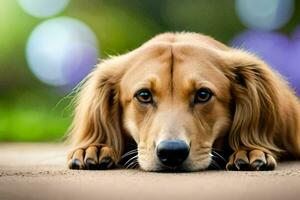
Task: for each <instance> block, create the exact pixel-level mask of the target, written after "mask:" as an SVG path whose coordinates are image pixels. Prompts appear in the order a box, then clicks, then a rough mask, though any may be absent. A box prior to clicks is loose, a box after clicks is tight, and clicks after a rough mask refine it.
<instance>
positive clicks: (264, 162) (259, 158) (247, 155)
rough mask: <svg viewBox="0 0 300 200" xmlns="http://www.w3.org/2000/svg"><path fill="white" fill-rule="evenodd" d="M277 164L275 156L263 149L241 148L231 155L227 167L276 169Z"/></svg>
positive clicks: (230, 168) (255, 169)
mask: <svg viewBox="0 0 300 200" xmlns="http://www.w3.org/2000/svg"><path fill="white" fill-rule="evenodd" d="M276 165H277V163H276V160H275V158H274V157H273V156H272V155H270V154H267V153H264V152H263V151H261V150H258V149H255V150H251V151H245V150H240V151H236V152H235V153H233V154H232V155H231V156H230V158H229V161H228V163H227V165H226V169H227V170H231V171H264V170H274V169H275V167H276Z"/></svg>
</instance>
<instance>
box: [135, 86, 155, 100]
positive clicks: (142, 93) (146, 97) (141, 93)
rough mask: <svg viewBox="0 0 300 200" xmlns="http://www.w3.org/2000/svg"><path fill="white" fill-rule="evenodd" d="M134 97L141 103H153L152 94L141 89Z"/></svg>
mask: <svg viewBox="0 0 300 200" xmlns="http://www.w3.org/2000/svg"><path fill="white" fill-rule="evenodd" d="M134 96H135V98H136V99H137V100H138V101H139V102H141V103H152V101H153V99H152V94H151V92H150V90H148V89H141V90H139V91H137V93H136V94H135V95H134Z"/></svg>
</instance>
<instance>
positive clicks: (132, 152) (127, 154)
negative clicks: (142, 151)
mask: <svg viewBox="0 0 300 200" xmlns="http://www.w3.org/2000/svg"><path fill="white" fill-rule="evenodd" d="M137 152H138V151H137V149H133V150H131V151H128V152H126V153H125V154H123V155H122V156H121V159H123V158H125V157H128V156H130V155H132V154H136V153H137Z"/></svg>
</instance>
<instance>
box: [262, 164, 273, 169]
mask: <svg viewBox="0 0 300 200" xmlns="http://www.w3.org/2000/svg"><path fill="white" fill-rule="evenodd" d="M274 169H275V165H273V164H269V165H265V167H264V169H263V170H265V171H269V170H274Z"/></svg>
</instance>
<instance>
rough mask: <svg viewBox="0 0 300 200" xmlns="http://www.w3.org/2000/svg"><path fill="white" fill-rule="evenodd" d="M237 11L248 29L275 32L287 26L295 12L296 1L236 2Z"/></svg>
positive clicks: (243, 0)
mask: <svg viewBox="0 0 300 200" xmlns="http://www.w3.org/2000/svg"><path fill="white" fill-rule="evenodd" d="M235 6H236V11H237V14H238V16H239V18H240V19H241V21H242V23H243V24H244V25H246V26H247V27H248V28H252V29H259V30H275V29H278V28H280V27H282V26H283V25H284V24H286V23H287V22H288V21H289V19H290V18H291V16H292V15H293V11H294V0H236V3H235Z"/></svg>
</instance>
